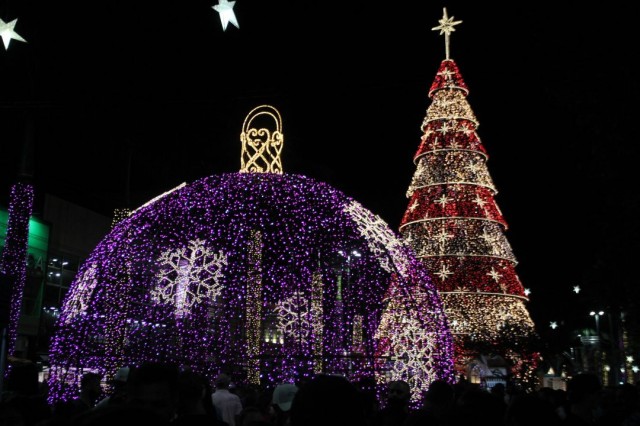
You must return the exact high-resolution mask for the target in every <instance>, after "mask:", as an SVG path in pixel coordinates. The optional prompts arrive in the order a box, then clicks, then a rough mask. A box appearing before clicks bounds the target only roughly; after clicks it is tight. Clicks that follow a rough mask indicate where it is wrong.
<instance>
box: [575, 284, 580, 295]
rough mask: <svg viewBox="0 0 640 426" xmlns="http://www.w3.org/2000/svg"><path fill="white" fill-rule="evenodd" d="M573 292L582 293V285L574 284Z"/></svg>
mask: <svg viewBox="0 0 640 426" xmlns="http://www.w3.org/2000/svg"><path fill="white" fill-rule="evenodd" d="M573 292H574V293H575V294H578V293H580V286H579V285H574V286H573Z"/></svg>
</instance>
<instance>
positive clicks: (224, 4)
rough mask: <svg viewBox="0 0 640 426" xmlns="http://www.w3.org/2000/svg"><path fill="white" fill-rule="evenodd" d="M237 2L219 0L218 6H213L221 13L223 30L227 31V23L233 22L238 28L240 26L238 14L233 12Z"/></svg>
mask: <svg viewBox="0 0 640 426" xmlns="http://www.w3.org/2000/svg"><path fill="white" fill-rule="evenodd" d="M235 4H236V2H235V1H227V0H218V4H217V5H216V6H212V8H213V9H214V10H215V11H216V12H218V13H219V14H220V22H221V23H222V31H226V29H227V25H228V24H229V22H231V24H232V25H234V26H235V27H236V28H238V29H239V28H240V25H239V24H238V21H237V20H236V14H235V13H233V6H234V5H235Z"/></svg>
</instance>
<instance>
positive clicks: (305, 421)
mask: <svg viewBox="0 0 640 426" xmlns="http://www.w3.org/2000/svg"><path fill="white" fill-rule="evenodd" d="M365 418H366V416H365V409H364V404H363V399H362V396H361V394H360V392H359V391H358V389H357V388H356V387H355V386H354V385H353V384H351V383H350V382H349V381H348V380H347V379H345V378H344V377H341V376H332V375H326V374H320V375H318V376H316V377H315V378H313V379H312V380H311V381H309V382H308V383H306V384H304V386H302V387H300V389H299V390H298V392H297V393H296V395H295V397H294V398H293V403H292V404H291V417H290V425H291V426H326V425H331V426H364V425H365V423H366V422H365Z"/></svg>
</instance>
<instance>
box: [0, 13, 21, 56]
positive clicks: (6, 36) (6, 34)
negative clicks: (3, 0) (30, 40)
mask: <svg viewBox="0 0 640 426" xmlns="http://www.w3.org/2000/svg"><path fill="white" fill-rule="evenodd" d="M17 22H18V19H14V20H13V21H11V22H4V21H3V20H2V18H0V37H2V42H3V43H4V48H5V49H8V48H9V43H11V40H18V41H22V42H24V43H26V42H27V40H25V39H23V38H22V37H20V35H18V33H16V32H15V31H14V29H13V28H14V27H15V26H16V23H17Z"/></svg>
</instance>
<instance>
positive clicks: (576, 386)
mask: <svg viewBox="0 0 640 426" xmlns="http://www.w3.org/2000/svg"><path fill="white" fill-rule="evenodd" d="M601 390H602V385H601V384H600V380H599V379H598V376H596V375H595V374H592V373H580V374H577V375H575V376H573V377H572V378H571V379H570V380H569V381H568V382H567V401H568V402H569V404H582V403H591V402H594V401H595V400H597V399H598V398H599V397H600V391H601Z"/></svg>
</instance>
